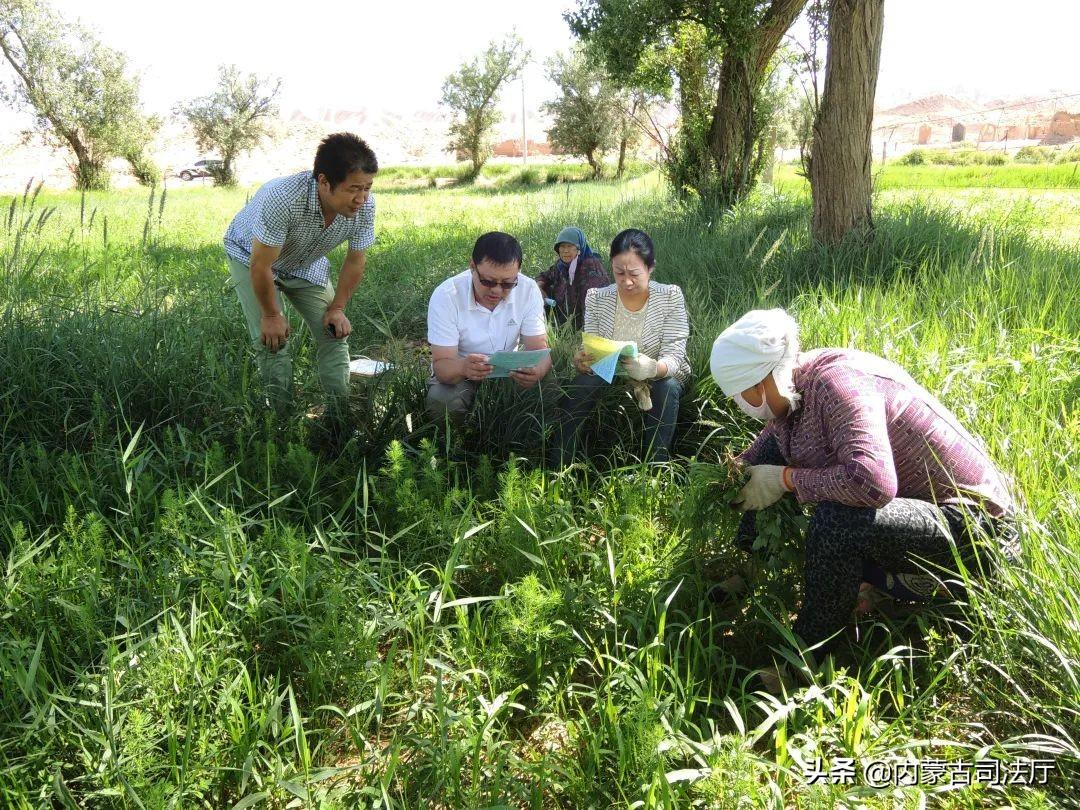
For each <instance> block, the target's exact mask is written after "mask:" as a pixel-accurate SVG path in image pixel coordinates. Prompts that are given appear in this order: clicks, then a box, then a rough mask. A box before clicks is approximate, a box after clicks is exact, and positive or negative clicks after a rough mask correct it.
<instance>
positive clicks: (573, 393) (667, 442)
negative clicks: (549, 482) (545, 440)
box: [548, 374, 682, 467]
mask: <svg viewBox="0 0 1080 810" xmlns="http://www.w3.org/2000/svg"><path fill="white" fill-rule="evenodd" d="M607 385H608V383H606V382H604V381H603V380H602V379H601V378H600V377H598V376H596V375H595V374H578V375H577V377H575V378H574V380H573V382H571V383H570V385H569V386H567V388H566V395H565V396H564V397H563V400H562V402H561V403H560V407H559V409H558V410H557V411H556V419H557V422H556V426H555V437H554V439H553V441H552V444H551V452H550V453H549V455H548V462H549V464H550V465H551V466H552V467H557V466H561V465H562V464H569V463H570V462H571V461H573V459H574V454H575V453H576V452H577V444H578V435H579V434H580V432H581V427H582V425H584V424H585V420H586V419H588V417H589V414H591V413H592V411H593V408H595V407H596V400H597V398H598V397H599V396H600V393H601V392H602V391H603V390H604V388H605V387H607ZM649 389H650V393H651V396H652V408H651V409H649V410H648V411H645V412H644V413H643V417H644V419H645V441H646V448H647V452H649V451H651V453H652V458H653V459H654V460H655V461H668V460H669V459H670V458H671V439H672V437H673V436H674V435H675V423H676V421H677V420H678V418H679V398H680V397H681V396H682V385H681V384H680V383H679V381H678V380H676V379H675V378H674V377H664V378H662V379H659V380H653V381H652V382H651V383H650V384H649Z"/></svg>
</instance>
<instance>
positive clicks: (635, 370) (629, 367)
mask: <svg viewBox="0 0 1080 810" xmlns="http://www.w3.org/2000/svg"><path fill="white" fill-rule="evenodd" d="M621 362H622V367H623V371H625V372H626V374H627V376H628V377H630V379H632V380H651V379H654V378H655V377H656V361H655V360H653V359H652V358H651V357H649V356H648V355H647V354H639V355H638V356H637V357H624V358H622V360H621Z"/></svg>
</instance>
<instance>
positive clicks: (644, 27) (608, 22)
mask: <svg viewBox="0 0 1080 810" xmlns="http://www.w3.org/2000/svg"><path fill="white" fill-rule="evenodd" d="M805 4H806V0H769V1H768V2H767V1H766V0H579V4H578V9H577V11H575V12H571V13H569V14H568V15H567V21H568V22H569V23H570V26H571V28H572V29H573V31H574V32H575V33H576V34H577V35H578V36H580V37H582V38H583V39H584V40H585V41H586V42H588V43H589V44H590V45H593V46H595V47H596V48H597V49H598V50H599V52H600V53H601V54H602V55H603V58H604V61H605V63H606V65H607V67H608V69H609V71H610V72H611V73H612V75H613V76H614V77H615V78H616V79H617V80H619V81H620V82H626V83H628V84H629V83H635V82H640V81H641V80H642V78H643V77H645V78H648V79H650V80H651V81H652V82H654V83H659V84H661V85H666V86H667V88H669V89H674V90H675V91H676V92H677V94H678V102H679V112H680V119H681V120H680V126H679V131H678V133H677V135H676V137H675V138H674V139H673V143H672V144H671V145H670V147H669V149H668V154H667V173H668V177H669V179H670V180H671V182H672V183H673V185H674V186H675V187H676V188H677V189H678V190H680V191H681V192H689V193H694V194H697V195H699V196H700V197H701V198H702V199H704V200H708V201H713V202H717V203H720V204H723V205H730V204H732V203H733V202H735V201H736V200H738V199H740V198H742V197H743V196H745V195H746V194H747V193H748V192H749V190H750V189H751V187H752V186H753V182H754V180H755V179H756V177H757V174H758V173H759V172H760V171H761V168H762V153H763V152H762V148H761V146H760V144H759V141H760V140H761V138H762V137H763V136H764V135H765V134H766V130H767V125H768V121H766V120H763V119H762V115H763V113H765V112H766V109H765V107H764V106H763V105H762V104H761V103H760V96H761V91H762V88H763V87H764V85H765V83H766V81H767V80H768V78H769V74H770V71H771V64H772V60H773V55H774V54H775V52H776V50H777V48H778V47H779V45H780V42H781V40H782V38H783V36H784V34H785V33H786V32H787V30H788V29H789V28H790V27H791V24H792V23H793V22H794V20H795V18H796V17H797V16H798V15H799V12H800V11H801V10H802V8H803V6H805Z"/></svg>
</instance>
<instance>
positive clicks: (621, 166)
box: [615, 135, 630, 177]
mask: <svg viewBox="0 0 1080 810" xmlns="http://www.w3.org/2000/svg"><path fill="white" fill-rule="evenodd" d="M629 140H630V136H629V135H624V136H623V137H622V138H620V139H619V163H618V165H617V166H616V167H615V176H616V177H622V175H623V171H624V170H625V169H626V144H627V142H628V141H629Z"/></svg>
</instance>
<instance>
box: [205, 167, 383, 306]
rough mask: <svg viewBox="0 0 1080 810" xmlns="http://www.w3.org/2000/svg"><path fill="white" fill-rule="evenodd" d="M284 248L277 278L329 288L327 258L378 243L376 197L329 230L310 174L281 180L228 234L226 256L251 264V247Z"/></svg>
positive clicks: (338, 219)
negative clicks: (345, 246)
mask: <svg viewBox="0 0 1080 810" xmlns="http://www.w3.org/2000/svg"><path fill="white" fill-rule="evenodd" d="M252 238H255V239H258V240H259V241H260V242H262V243H263V244H264V245H269V246H271V247H280V248H281V255H280V256H278V259H277V261H276V262H274V265H273V271H274V275H275V276H281V277H284V278H302V279H305V280H307V281H310V282H311V283H312V284H318V285H320V286H324V285H325V284H326V283H327V281H328V280H329V278H330V262H329V261H327V259H326V255H327V254H328V253H329V252H330V251H332V250H333V249H334V248H336V247H337V246H338V245H340V244H341V243H342V242H348V243H349V250H367V249H368V248H369V247H371V246H372V245H373V244H374V243H375V197H374V196H369V197H368V199H367V202H366V203H364V205H363V207H362V208H361V209H360V210H359V211H357V212H356V215H355V216H352V217H343V216H341V215H340V214H339V215H338V216H337V217H335V218H334V221H333V222H331V223H330V227H325V225H324V222H323V214H322V208H321V207H320V206H319V195H318V190H317V185H316V181H315V178H314V177H313V176H312V174H311V172H310V171H304V172H300V173H298V174H293V175H289V176H288V177H278V178H277V179H275V180H271V181H270V182H268V183H266V184H265V185H263V187H262V188H260V189H259V190H258V191H256V192H255V196H254V197H252V198H251V200H250V201H249V202H248V204H247V205H245V206H244V207H243V208H242V209H241V210H240V213H238V214H237V215H236V216H235V217H234V218H233V221H232V223H231V224H230V225H229V229H228V230H227V231H226V232H225V240H224V242H225V252H226V253H227V254H229V256H230V257H231V258H233V259H236V261H238V262H242V263H243V264H247V265H250V264H251V241H252Z"/></svg>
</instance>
